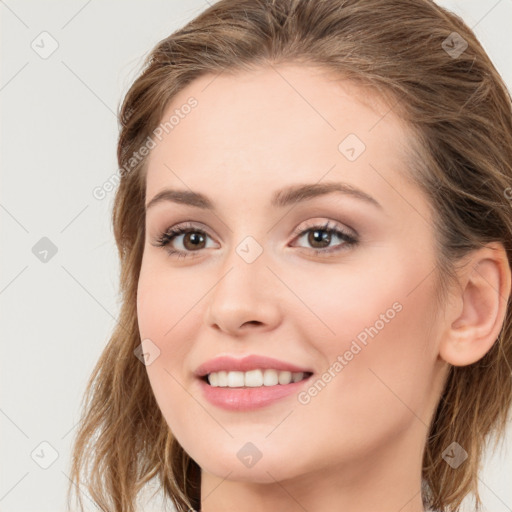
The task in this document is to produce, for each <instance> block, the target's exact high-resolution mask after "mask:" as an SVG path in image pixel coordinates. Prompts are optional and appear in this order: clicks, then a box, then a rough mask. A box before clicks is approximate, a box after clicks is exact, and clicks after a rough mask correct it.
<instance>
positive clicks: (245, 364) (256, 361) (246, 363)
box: [194, 355, 313, 411]
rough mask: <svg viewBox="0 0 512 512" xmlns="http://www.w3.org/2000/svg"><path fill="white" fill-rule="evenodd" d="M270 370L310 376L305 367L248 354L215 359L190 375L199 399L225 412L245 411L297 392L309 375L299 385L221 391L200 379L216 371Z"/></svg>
mask: <svg viewBox="0 0 512 512" xmlns="http://www.w3.org/2000/svg"><path fill="white" fill-rule="evenodd" d="M269 368H270V369H274V370H280V371H289V372H303V373H313V372H312V371H311V370H309V369H307V368H301V367H299V366H296V365H294V364H290V363H287V362H285V361H280V360H279V359H273V358H271V357H266V356H258V355H250V356H246V357H244V358H242V359H236V358H233V357H230V356H221V357H216V358H215V359H211V360H209V361H206V363H203V364H202V365H200V366H199V367H198V368H197V369H196V371H195V372H194V374H195V375H196V377H198V382H199V386H200V387H201V392H202V393H203V396H204V397H205V398H206V400H208V401H209V402H210V403H211V404H213V405H216V406H217V407H221V408H222V409H226V410H229V411H249V410H252V409H258V408H260V407H265V406H267V405H270V404H271V403H273V402H275V401H277V400H279V399H281V398H285V397H287V396H289V395H291V394H293V393H297V392H298V391H299V389H300V388H302V387H303V386H304V385H305V383H306V382H308V381H309V380H310V377H311V376H309V377H308V378H306V379H303V380H301V381H299V382H290V384H276V385H275V386H261V387H257V388H251V387H243V388H227V387H226V388H221V387H215V386H210V384H208V382H205V379H204V376H205V375H208V374H209V373H212V372H218V371H240V372H247V371H250V370H256V369H269Z"/></svg>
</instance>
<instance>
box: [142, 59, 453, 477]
mask: <svg viewBox="0 0 512 512" xmlns="http://www.w3.org/2000/svg"><path fill="white" fill-rule="evenodd" d="M191 97H193V98H195V102H197V103H195V102H194V101H193V100H190V98H191ZM370 99H371V97H370V96H368V93H367V92H363V91H362V90H360V89H358V88H356V87H355V86H353V85H351V86H349V84H347V83H346V82H342V81H334V80H329V79H328V78H327V75H324V74H321V73H320V72H319V71H318V70H316V69H313V68H305V67H295V66H291V65H288V66H280V67H279V68H276V69H273V68H268V69H259V70H258V71H255V72H251V73H243V74H239V75H237V76H228V75H227V74H221V75H220V76H217V77H216V78H215V77H214V76H212V75H209V76H205V77H202V78H200V79H198V80H196V81H194V82H193V83H191V84H190V85H189V86H188V87H187V88H186V89H184V90H182V91H181V92H180V93H179V94H178V95H177V96H176V97H175V98H174V100H173V103H172V105H170V106H169V108H168V109H167V111H166V114H165V116H164V117H163V119H162V123H165V122H167V125H162V127H164V129H162V127H161V128H160V129H159V131H157V132H155V134H157V135H158V136H156V135H155V136H154V137H153V140H154V143H155V144H156V145H155V146H154V147H153V149H151V154H150V156H149V161H148V170H147V190H146V205H149V203H150V202H152V200H153V199H154V198H155V197H156V196H158V195H159V194H161V193H162V192H163V191H165V190H168V189H169V190H171V189H172V190H173V191H182V192H184V193H185V194H186V196H185V195H184V194H182V195H181V196H176V195H174V196H173V195H172V194H171V193H168V194H167V195H162V196H160V200H155V201H153V202H152V204H151V206H149V208H147V212H146V240H145V247H144V256H143V261H142V268H141V273H140V280H139V286H138V298H137V300H138V303H137V307H138V321H139V327H140V334H141V339H142V340H144V341H143V344H142V345H143V348H144V350H145V352H147V353H149V356H147V357H148V359H147V372H148V375H149V379H150V382H151V386H152V389H153V391H154V394H155V397H156V399H157V401H158V404H159V406H160V408H161V410H162V413H163V415H164V417H165V419H166V421H167V423H168V425H169V427H170V429H171V430H172V432H173V434H174V435H175V437H176V438H177V439H178V441H179V443H180V444H181V445H182V446H183V448H184V449H185V451H186V452H187V453H188V454H189V455H190V456H191V457H192V458H193V459H194V460H195V461H196V462H197V463H198V464H199V465H200V466H201V468H202V470H203V474H209V475H215V476H216V477H218V478H225V477H226V476H227V475H228V474H229V477H228V479H229V480H238V481H252V482H260V483H265V482H274V481H275V480H283V479H290V478H294V477H299V476H301V475H305V474H307V473H313V472H316V471H320V470H324V469H331V470H333V469H335V468H336V471H342V472H344V474H345V475H347V477H349V476H354V477H356V476H357V475H361V474H363V473H361V472H363V471H364V472H365V473H364V474H370V473H371V472H372V471H377V470H378V471H381V472H382V471H383V469H384V468H385V471H387V472H388V473H387V474H396V475H397V477H398V476H399V475H402V476H408V475H409V472H410V469H411V467H414V470H413V472H414V471H416V470H417V471H419V469H420V467H421V466H420V464H421V457H422V450H423V443H424V441H425V436H426V434H427V426H428V424H429V421H430V416H431V413H432V410H433V408H434V406H435V403H436V400H437V398H438V394H439V393H440V391H441V385H442V380H443V377H444V369H445V363H444V361H442V360H441V359H440V357H439V355H438V344H439V343H438V342H439V338H440V336H441V332H442V331H441V329H442V327H443V326H442V325H441V323H440V320H436V318H437V317H436V314H435V313H436V310H435V302H434V297H435V286H434V276H435V272H436V267H435V263H434V261H435V254H434V235H435V233H434V231H433V226H432V222H431V216H430V213H429V209H428V203H427V200H426V198H425V196H424V195H423V194H422V193H421V191H420V190H419V189H418V188H416V187H415V186H414V185H412V184H411V183H410V182H408V181H407V180H406V179H404V177H403V176H404V175H405V173H407V172H408V168H407V162H406V161H405V157H404V155H403V149H404V148H405V147H406V146H407V144H408V134H407V131H406V128H404V126H403V124H401V123H400V121H399V120H398V118H397V117H395V115H394V113H393V111H391V110H390V109H389V108H388V107H386V106H384V105H382V104H379V103H378V102H377V101H371V102H370V101H369V100H370ZM360 100H364V101H360ZM187 101H189V103H187ZM191 104H193V105H194V106H193V108H190V107H187V106H186V105H191ZM173 115H174V117H173V118H172V120H171V121H170V122H169V119H170V118H171V116H173ZM331 184H332V185H336V186H337V187H339V189H338V190H336V189H334V187H333V188H332V190H330V192H328V193H322V192H325V191H326V190H327V189H325V190H323V188H322V187H325V186H327V185H331ZM304 185H307V186H308V187H310V188H309V190H306V191H305V192H304V193H303V194H295V193H294V192H293V190H295V188H296V187H301V186H304ZM350 190H352V191H353V192H352V193H350ZM193 194H201V195H202V196H205V197H206V198H207V200H206V201H205V200H199V199H198V198H196V197H195V196H193ZM172 197H175V198H177V199H176V200H175V201H173V200H172ZM187 197H188V198H189V199H191V201H190V204H185V202H184V201H183V200H184V198H187ZM192 199H193V200H192ZM206 202H208V203H209V204H210V205H212V208H207V207H204V206H205V203H206ZM326 224H328V226H327V228H326V227H325V226H326ZM183 226H185V227H186V228H188V229H189V231H188V232H186V233H184V234H183V233H178V234H176V235H175V236H174V237H172V234H169V235H170V238H169V237H167V238H165V237H164V238H163V240H162V241H163V242H165V241H167V242H168V243H167V245H165V246H158V240H159V239H161V238H162V235H163V234H164V233H166V232H168V231H169V229H170V228H175V227H183ZM329 230H333V231H329ZM171 250H174V251H177V252H176V253H170V251H171ZM250 355H256V356H264V357H268V358H274V359H277V360H278V361H280V364H281V366H279V365H278V363H272V362H268V361H267V362H265V361H253V364H250V363H251V361H249V364H248V365H247V366H243V365H242V366H239V367H237V366H236V365H235V366H232V367H229V366H226V363H225V361H224V362H222V361H221V362H220V366H218V367H215V368H216V369H217V370H218V371H222V368H224V367H225V369H226V371H227V370H229V369H230V368H231V369H235V370H237V371H235V372H234V373H228V374H223V373H217V372H215V373H216V375H213V376H212V377H211V378H212V379H213V380H214V382H213V383H214V384H215V383H216V384H217V385H216V386H212V385H210V384H207V383H206V382H205V381H204V380H203V378H200V377H199V376H198V375H197V373H201V374H202V373H204V371H207V370H208V368H206V369H205V368H203V370H204V371H203V372H201V371H200V370H201V368H200V367H201V366H202V365H204V364H205V363H207V362H208V361H210V360H212V359H215V358H218V357H220V356H229V357H231V358H233V359H235V360H239V359H242V358H245V357H246V356H250ZM290 365H291V366H293V368H292V367H291V366H290ZM278 366H279V367H278ZM288 367H290V370H292V369H294V370H306V371H307V372H311V373H312V375H311V376H310V377H309V378H307V379H306V380H302V381H297V382H295V383H294V382H292V383H290V384H286V382H287V378H288V379H289V377H290V376H289V374H287V373H286V368H288ZM272 368H274V369H275V370H280V372H274V371H272ZM241 370H247V373H243V372H242V373H241V372H240V371H241ZM250 370H251V371H250ZM258 370H261V372H259V371H258ZM264 370H267V371H264ZM294 373H298V372H297V371H296V372H294ZM307 375H309V373H308V374H306V376H307ZM291 377H292V379H293V377H294V376H293V374H292V376H291ZM297 378H300V375H299V376H295V379H297ZM262 379H264V383H267V384H268V385H263V386H261V380H262ZM276 379H277V380H278V381H279V379H281V382H283V383H282V384H280V383H278V384H275V381H276ZM226 383H230V384H231V386H234V388H233V387H225V386H226ZM240 387H244V388H245V389H240ZM406 461H408V462H406ZM416 477H418V478H419V473H418V474H416V473H414V478H416Z"/></svg>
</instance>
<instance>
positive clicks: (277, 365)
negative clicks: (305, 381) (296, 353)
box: [194, 355, 313, 377]
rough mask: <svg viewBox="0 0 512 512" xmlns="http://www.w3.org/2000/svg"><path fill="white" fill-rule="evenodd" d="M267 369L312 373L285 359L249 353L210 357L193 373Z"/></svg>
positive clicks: (203, 374)
mask: <svg viewBox="0 0 512 512" xmlns="http://www.w3.org/2000/svg"><path fill="white" fill-rule="evenodd" d="M259 368H261V369H268V368H272V369H274V370H281V371H289V372H303V373H313V372H312V371H311V370H308V369H307V368H301V367H300V366H297V365H295V364H291V363H288V362H286V361H280V360H279V359H274V358H272V357H266V356H260V355H249V356H246V357H243V358H241V359H237V358H234V357H231V356H220V357H216V358H214V359H210V360H209V361H206V362H205V363H203V364H201V365H200V366H199V367H198V368H197V369H196V371H195V372H194V373H195V375H197V376H198V377H204V376H205V375H208V374H209V373H212V372H219V371H228V372H229V371H239V372H248V371H250V370H256V369H259Z"/></svg>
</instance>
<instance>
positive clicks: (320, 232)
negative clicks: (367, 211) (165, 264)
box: [154, 222, 358, 258]
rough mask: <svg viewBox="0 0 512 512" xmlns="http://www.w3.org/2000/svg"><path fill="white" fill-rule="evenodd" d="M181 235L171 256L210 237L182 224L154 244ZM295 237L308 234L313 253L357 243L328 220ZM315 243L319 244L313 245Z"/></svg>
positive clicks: (185, 254)
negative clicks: (178, 245)
mask: <svg viewBox="0 0 512 512" xmlns="http://www.w3.org/2000/svg"><path fill="white" fill-rule="evenodd" d="M182 235H183V239H182V241H181V244H182V246H183V249H176V248H174V247H168V248H167V252H168V253H169V255H171V256H177V257H178V258H185V257H188V256H192V254H191V253H194V252H200V250H201V249H204V248H206V247H205V246H204V244H205V242H206V239H207V238H211V237H210V236H209V235H208V234H207V233H206V232H205V231H203V230H201V229H198V228H197V227H195V226H193V225H182V226H177V227H175V228H170V229H168V230H167V231H165V232H164V233H162V234H161V235H160V236H159V237H158V238H157V240H156V242H155V244H154V245H155V246H157V247H166V246H170V245H172V243H173V242H174V241H175V240H176V239H178V238H179V237H181V236H182ZM294 235H296V238H297V239H301V238H303V237H304V236H305V235H308V237H307V242H308V243H310V244H311V245H313V247H312V248H311V249H310V251H311V252H313V253H315V254H326V253H331V252H338V251H340V250H343V249H348V248H350V247H352V246H354V245H356V244H357V243H358V240H357V238H356V237H355V236H354V235H352V234H349V233H347V232H345V231H344V230H343V229H341V228H336V226H331V225H330V224H329V222H327V223H326V224H325V225H315V226H311V227H308V228H306V229H300V230H296V231H295V232H294ZM333 237H334V238H338V239H340V240H341V243H340V244H338V245H337V246H335V247H328V246H329V245H330V244H331V242H332V240H333ZM315 244H320V246H316V247H314V245H315Z"/></svg>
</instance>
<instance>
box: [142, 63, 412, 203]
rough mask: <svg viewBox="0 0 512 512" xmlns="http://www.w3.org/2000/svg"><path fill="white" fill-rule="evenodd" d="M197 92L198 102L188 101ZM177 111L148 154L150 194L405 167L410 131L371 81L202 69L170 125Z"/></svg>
mask: <svg viewBox="0 0 512 512" xmlns="http://www.w3.org/2000/svg"><path fill="white" fill-rule="evenodd" d="M190 98H194V99H195V101H196V102H197V104H196V106H195V107H194V108H185V107H184V106H186V105H187V102H189V100H190ZM189 103H190V102H189ZM173 115H174V117H173ZM171 117H173V119H174V123H172V126H170V125H169V123H168V125H167V130H164V131H163V133H162V135H161V137H160V139H161V140H157V139H154V140H155V142H156V146H155V147H154V148H153V149H152V150H151V154H150V156H149V159H148V165H147V182H146V187H147V189H146V197H147V198H148V199H149V198H151V197H153V195H154V194H156V193H157V192H158V191H160V190H161V189H162V188H164V187H171V186H172V187H179V188H181V189H183V188H190V189H193V190H199V191H205V192H206V191H208V190H209V189H210V188H211V187H216V190H218V191H219V192H222V193H224V194H226V196H228V195H229V194H231V197H233V194H236V195H240V194H243V193H245V192H247V193H249V192H253V193H256V191H258V190H260V191H261V192H264V190H263V189H264V188H265V189H266V188H268V189H278V188H280V187H282V186H286V185H289V184H291V183H297V182H319V181H320V180H322V179H324V177H325V179H327V180H328V181H334V180H338V179H343V181H345V182H347V183H349V184H350V183H351V184H353V185H356V184H357V183H358V182H359V183H360V181H361V179H369V178H372V177H373V180H374V181H375V179H376V176H377V174H376V172H380V171H382V170H383V169H387V170H388V171H389V172H391V173H395V174H397V173H398V171H399V170H400V169H403V168H404V165H405V156H404V149H405V148H406V147H407V144H408V138H409V133H408V130H407V128H406V126H405V124H404V123H402V122H401V121H400V119H399V118H398V117H397V116H396V115H395V114H394V113H393V111H391V109H390V108H389V106H388V105H387V104H386V103H385V102H384V101H382V100H380V99H379V98H377V97H376V96H372V95H369V93H368V91H367V90H363V89H361V88H360V87H358V86H356V85H354V84H352V83H349V82H347V81H343V80H341V79H339V78H334V77H333V76H332V75H331V74H328V73H327V72H325V71H324V70H321V69H319V68H314V67H303V66H294V65H287V66H279V67H265V68H259V69H255V70H253V71H251V72H240V73H236V74H227V73H221V74H220V75H205V76H202V77H200V78H198V79H196V80H194V81H193V82H192V83H190V84H189V85H188V86H187V87H185V88H184V89H183V90H182V91H180V92H179V93H178V94H177V95H176V96H175V97H174V98H173V101H172V102H171V104H170V105H168V107H167V109H166V112H165V114H164V116H163V118H162V125H161V126H163V127H165V124H163V123H165V122H166V121H169V119H170V118H171ZM176 121H178V122H176ZM352 150H353V151H352ZM354 154H355V157H356V158H354ZM382 172H383V171H382ZM397 177H398V176H395V179H396V178H397ZM221 200H222V199H221Z"/></svg>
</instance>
